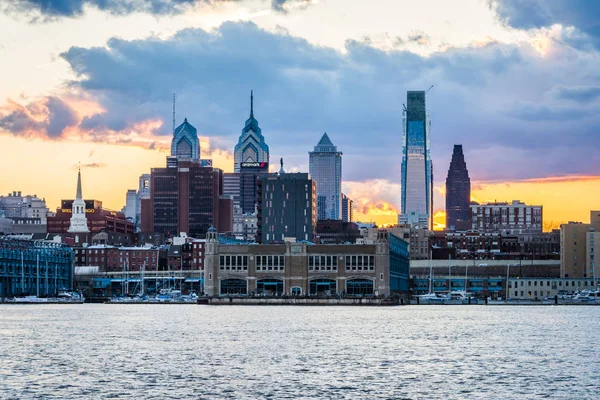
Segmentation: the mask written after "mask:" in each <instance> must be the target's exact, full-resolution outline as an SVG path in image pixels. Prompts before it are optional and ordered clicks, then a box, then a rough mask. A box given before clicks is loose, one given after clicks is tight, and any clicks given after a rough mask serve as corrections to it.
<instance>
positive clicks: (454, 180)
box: [446, 144, 471, 231]
mask: <svg viewBox="0 0 600 400" xmlns="http://www.w3.org/2000/svg"><path fill="white" fill-rule="evenodd" d="M470 203H471V179H469V170H468V169H467V164H466V163H465V156H464V154H463V148H462V145H461V144H455V145H454V151H453V152H452V161H450V168H449V169H448V177H447V178H446V228H447V229H452V230H458V231H462V230H467V229H470V228H471V209H470Z"/></svg>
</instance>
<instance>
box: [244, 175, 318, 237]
mask: <svg viewBox="0 0 600 400" xmlns="http://www.w3.org/2000/svg"><path fill="white" fill-rule="evenodd" d="M258 186H259V189H258V192H259V193H260V197H259V199H258V215H257V218H258V222H259V224H258V231H257V233H256V240H257V241H258V242H259V243H273V242H284V241H285V240H286V238H296V240H298V241H302V240H306V241H309V242H312V241H313V240H314V237H315V230H316V228H317V215H316V212H315V205H316V204H315V203H316V202H315V189H316V188H315V182H314V181H313V180H312V179H311V178H310V175H309V174H307V173H300V172H296V173H282V174H273V175H265V176H263V177H261V178H260V180H259V181H258Z"/></svg>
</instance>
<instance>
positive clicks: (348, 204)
mask: <svg viewBox="0 0 600 400" xmlns="http://www.w3.org/2000/svg"><path fill="white" fill-rule="evenodd" d="M342 221H344V222H354V201H352V199H351V198H350V197H348V196H346V195H345V194H344V193H342Z"/></svg>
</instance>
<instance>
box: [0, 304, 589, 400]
mask: <svg viewBox="0 0 600 400" xmlns="http://www.w3.org/2000/svg"><path fill="white" fill-rule="evenodd" d="M599 342H600V307H583V306H582V307H553V306H545V307H544V306H542V307H537V306H527V307H518V306H512V307H511V306H404V307H385V308H384V307H379V308H376V307H374V308H365V307H294V306H288V307H271V306H257V307H250V306H221V307H219V306H216V307H215V306H212V307H211V306H197V305H131V304H125V305H109V304H106V305H105V304H84V305H0V398H2V399H35V398H42V399H109V398H112V399H149V398H155V399H183V398H193V399H224V398H227V399H263V398H265V399H268V398H272V399H402V398H404V399H430V398H444V399H491V398H494V399H528V398H530V399H538V398H550V399H598V398H600V356H599V354H600V346H599Z"/></svg>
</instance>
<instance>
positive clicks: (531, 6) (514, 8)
mask: <svg viewBox="0 0 600 400" xmlns="http://www.w3.org/2000/svg"><path fill="white" fill-rule="evenodd" d="M488 1H489V4H490V5H491V6H492V8H494V9H495V10H496V12H497V13H498V16H499V17H500V18H501V19H502V20H503V21H504V22H505V23H506V24H508V25H510V26H513V27H515V28H520V29H532V28H542V27H548V26H551V25H553V24H561V25H564V26H572V27H575V28H577V29H578V30H579V31H581V32H582V33H584V34H585V35H587V36H588V37H589V38H590V39H591V40H592V41H593V42H594V43H595V45H600V2H598V1H595V0H569V1H566V0H488Z"/></svg>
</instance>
